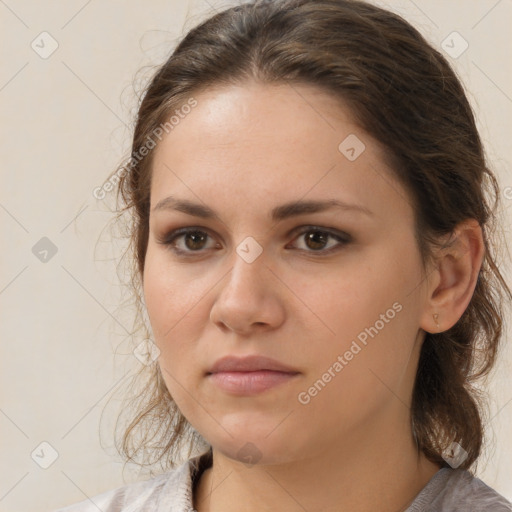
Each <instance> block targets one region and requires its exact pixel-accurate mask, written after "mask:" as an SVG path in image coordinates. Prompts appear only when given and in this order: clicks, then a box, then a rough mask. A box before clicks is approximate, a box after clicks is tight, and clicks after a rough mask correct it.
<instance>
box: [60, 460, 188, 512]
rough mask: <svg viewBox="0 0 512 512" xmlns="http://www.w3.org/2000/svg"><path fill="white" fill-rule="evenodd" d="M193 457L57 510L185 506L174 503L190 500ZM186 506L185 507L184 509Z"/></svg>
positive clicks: (116, 511)
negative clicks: (158, 473)
mask: <svg viewBox="0 0 512 512" xmlns="http://www.w3.org/2000/svg"><path fill="white" fill-rule="evenodd" d="M190 462H191V461H190V460H188V461H186V462H185V463H183V464H182V465H181V466H179V467H176V468H174V469H172V470H170V471H168V472H166V473H163V474H161V475H158V476H156V477H153V478H151V479H149V480H144V481H140V482H134V483H131V484H127V485H124V486H122V487H118V488H116V489H112V490H109V491H106V492H104V493H102V494H98V495H97V496H94V497H91V498H87V499H85V500H83V501H80V502H78V503H75V504H73V505H69V506H66V507H64V508H60V509H58V510H56V511H54V512H98V510H101V511H102V512H139V511H142V510H152V511H155V512H156V511H158V512H159V511H160V510H166V511H170V510H171V509H172V510H177V511H178V510H180V511H181V510H182V508H176V509H174V508H172V505H176V504H179V505H180V506H181V505H185V506H186V503H187V500H191V486H190V467H191V466H190ZM183 510H186V507H185V508H184V509H183Z"/></svg>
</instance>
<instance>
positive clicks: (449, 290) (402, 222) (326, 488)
mask: <svg viewBox="0 0 512 512" xmlns="http://www.w3.org/2000/svg"><path fill="white" fill-rule="evenodd" d="M132 150H133V151H132V155H131V159H130V162H129V165H128V166H126V167H124V168H123V172H121V173H119V172H118V176H119V177H120V185H119V192H120V194H121V197H122V199H123V201H124V203H125V210H126V211H128V212H129V213H130V214H131V215H133V217H132V219H133V223H132V242H133V249H134V255H135V259H136V263H137V269H136V272H135V274H134V284H135V289H136V291H137V290H140V291H141V292H142V297H143V303H144V304H143V306H144V308H145V310H146V311H147V314H148V317H149V320H150V323H151V329H152V332H153V339H154V340H155V344H156V347H157V351H158V353H159V357H158V360H157V363H156V364H155V365H154V366H152V371H153V372H154V374H153V377H152V379H151V380H150V381H148V383H147V384H146V386H145V387H144V388H143V389H142V393H141V394H140V395H139V397H138V410H137V411H136V415H135V418H134V419H133V421H132V422H131V424H130V425H129V426H128V429H127V430H126V433H125V434H124V437H123V438H122V446H121V448H122V449H123V451H124V453H125V454H126V455H127V458H128V459H129V460H137V459H138V460H140V461H142V462H145V463H153V462H157V461H160V462H161V463H163V465H164V467H167V468H172V469H170V470H169V471H167V472H165V473H163V474H160V475H158V476H156V477H154V478H152V479H150V480H147V481H145V482H138V483H134V484H130V485H127V486H124V487H122V488H120V489H116V490H112V491H107V492H106V493H104V494H102V495H100V496H98V497H96V498H93V499H92V501H94V503H91V501H86V502H83V503H80V504H77V505H75V506H71V507H68V508H66V509H62V510H65V511H66V512H72V511H89V510H91V511H92V510H97V509H100V510H102V511H103V512H107V511H108V512H114V511H115V512H121V511H128V510H130V511H132V510H154V511H162V512H163V511H164V510H165V511H169V510H172V511H185V510H191V509H194V510H197V511H198V512H206V511H211V512H215V511H221V510H222V511H224V512H226V511H231V510H240V509H241V508H242V509H244V510H247V511H252V510H287V511H295V510H297V511H299V510H308V511H320V510H322V511H331V510H332V511H334V510H336V511H340V510H347V511H349V510H350V511H374V510H379V511H381V512H382V511H385V512H386V511H389V512H397V511H404V510H406V511H409V512H412V511H427V510H432V511H433V510H435V511H436V512H441V511H442V512H445V511H454V510H464V511H467V510H484V507H485V509H486V510H492V511H505V510H511V504H510V503H509V502H508V501H507V500H506V499H505V498H504V497H503V496H500V495H499V494H498V493H497V492H496V491H494V490H493V489H491V488H490V487H488V486H487V485H486V484H484V483H483V482H482V481H481V480H479V479H477V478H476V477H475V476H474V475H473V474H472V473H471V472H470V468H472V467H474V466H475V463H476V462H477V459H478V456H479V454H480V452H481V448H482V441H483V431H484V428H485V427H484V424H483V419H482V410H481V404H480V401H479V395H478V394H477V393H476V390H475V389H474V388H473V387H472V386H473V382H474V381H475V379H476V378H477V377H480V376H483V375H485V374H486V373H488V371H489V370H490V369H491V368H492V366H493V363H494V361H495V358H496V354H497V349H498V345H499V341H500V337H501V333H502V319H501V317H502V314H503V312H502V309H501V297H502V296H503V297H504V296H505V295H506V297H507V298H510V297H511V293H510V290H509V289H508V288H507V285H506V283H505V281H504V279H503V277H502V276H501V274H500V272H499V270H498V268H497V266H496V263H495V260H494V255H493V245H492V238H491V235H492V232H493V229H492V228H493V220H494V210H493V209H492V208H491V207H490V205H489V203H488V199H487V197H486V193H487V192H494V193H496V192H497V191H498V186H497V182H496V179H495V177H494V175H493V173H492V172H491V171H490V170H489V169H488V167H487V165H486V161H485V158H484V153H483V148H482V143H481V141H480V138H479V135H478V132H477V129H476V127H475V121H474V117H473V114H472V111H471V108H470V106H469V104H468V101H467V99H466V96H465V94H464V91H463V88H462V86H461V84H460V82H459V81H458V79H457V78H456V76H455V74H454V72H453V71H452V70H451V68H450V66H449V64H448V63H447V62H446V60H445V59H444V58H443V57H442V55H441V54H440V53H439V52H437V51H436V50H435V49H433V48H432V47H430V46H429V45H428V44H427V42H426V41H425V40H424V39H423V38H422V36H421V35H420V34H419V33H418V32H417V31H416V30H415V29H414V28H412V27H411V26H410V25H409V24H408V23H407V22H405V21H404V20H403V19H401V18H400V17H399V16H397V15H395V14H392V13H390V12H388V11H386V10H383V9H380V8H378V7H375V6H372V5H370V4H367V3H363V2H358V1H350V0H320V1H315V2H310V1H307V0H278V1H272V2H267V1H259V2H258V1H257V2H255V3H248V4H244V5H241V6H237V7H233V8H230V9H227V10H225V11H223V12H220V13H218V14H216V15H215V16H213V17H212V18H210V19H209V20H207V21H206V22H204V23H202V24H201V25H200V26H198V27H196V28H195V29H193V30H191V31H190V32H189V33H188V34H187V36H186V37H185V38H184V40H183V41H182V42H181V43H180V44H179V46H178V47H177V48H176V50H175V51H174V53H173V54H172V55H171V57H170V58H169V59H168V61H167V62H166V63H165V64H164V65H163V66H162V67H161V68H160V69H159V70H158V72H157V73H156V75H155V76H154V78H153V80H152V81H151V83H150V84H149V86H148V89H147V91H146V94H145V96H144V98H143V100H142V103H141V105H140V108H139V113H138V118H137V124H136V127H135V133H134V138H133V145H132ZM142 297H141V299H142ZM155 350H156V349H155ZM141 433H142V437H141ZM187 443H189V444H188V445H187ZM201 443H202V444H203V449H202V451H201V450H200V451H199V452H198V453H197V454H196V455H195V456H194V457H191V458H189V459H188V460H187V461H185V462H184V463H182V464H181V465H178V467H174V466H176V465H177V464H176V461H178V460H179V453H180V449H181V448H183V446H188V447H189V457H190V454H191V450H192V448H193V447H194V446H195V445H196V444H199V445H200V444H201Z"/></svg>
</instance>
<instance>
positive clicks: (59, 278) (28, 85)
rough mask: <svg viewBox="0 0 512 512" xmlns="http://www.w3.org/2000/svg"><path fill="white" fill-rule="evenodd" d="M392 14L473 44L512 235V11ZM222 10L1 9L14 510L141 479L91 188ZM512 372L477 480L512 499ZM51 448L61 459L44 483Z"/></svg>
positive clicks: (126, 361) (110, 255)
mask: <svg viewBox="0 0 512 512" xmlns="http://www.w3.org/2000/svg"><path fill="white" fill-rule="evenodd" d="M379 4H380V5H383V6H387V7H389V8H391V9H393V10H396V11H397V12H398V13H400V14H402V15H403V16H404V17H405V18H406V19H408V20H409V21H411V22H412V23H413V24H414V25H415V26H417V27H418V28H420V30H421V31H422V32H423V33H424V34H425V35H426V36H427V37H428V39H429V40H430V41H431V42H432V43H433V44H434V45H435V46H437V47H440V46H441V43H442V41H443V40H445V38H446V37H447V36H448V35H449V34H451V33H452V32H453V31H457V32H458V33H459V34H460V35H461V36H462V37H463V38H464V40H466V41H467V42H468V44H469V47H468V49H467V50H466V51H465V52H464V53H463V54H462V55H461V56H460V57H458V58H452V57H450V59H451V61H452V62H453V64H454V66H455V67H456V69H457V70H458V72H459V74H460V76H461V77H462V78H463V80H464V82H465V84H466V86H467V90H468V91H469V96H470V99H471V101H472V103H473V105H474V107H475V109H476V112H477V116H478V120H479V126H480V129H481V133H482V136H483V138H484V140H485V143H486V147H487V151H488V155H489V157H490V159H491V161H492V163H493V165H494V168H495V169H496V171H497V173H498V174H499V176H500V179H501V185H502V199H503V207H504V210H505V214H506V216H507V217H506V218H507V236H509V237H510V225H511V219H512V208H511V205H512V189H511V188H508V189H507V188H506V187H512V177H511V175H510V172H509V168H510V160H511V149H510V148H511V144H510V136H511V119H512V99H511V98H512V89H511V84H512V80H511V79H512V76H511V75H512V64H511V63H512V59H511V58H510V57H511V48H510V46H511V36H510V26H511V21H512V19H511V18H512V3H511V2H510V1H509V0H501V1H498V0H478V1H471V2H469V1H468V0H451V1H441V0H436V1H433V0H429V1H426V0H416V1H414V2H413V1H412V0H403V1H402V0H400V1H399V0H393V1H389V2H379ZM222 5H227V4H226V3H220V2H216V3H213V0H209V1H206V0H204V1H203V0H196V1H194V2H187V1H181V2H180V1H177V0H165V1H164V0H153V1H151V2H142V1H137V0H126V1H124V2H119V1H111V0H109V1H100V0H92V1H91V0H90V1H86V0H80V1H68V2H57V1H46V2H36V1H35V0H31V1H29V0H18V1H15V0H5V1H3V0H2V1H0V17H1V18H0V19H1V29H0V34H1V35H0V37H1V47H2V48H3V56H2V66H1V68H0V104H1V113H0V116H1V117H0V118H1V120H2V128H1V134H0V136H1V145H2V160H1V161H2V178H1V179H2V186H1V189H0V220H1V223H2V235H1V236H2V239H1V246H2V247H3V248H4V249H3V250H2V251H1V253H0V254H1V259H0V262H1V267H0V268H1V275H0V311H1V319H0V320H1V323H0V325H1V330H2V332H1V336H2V338H1V339H2V345H1V359H0V365H1V368H0V386H1V387H0V389H1V394H0V439H1V457H0V460H1V461H2V462H1V465H2V466H1V473H0V511H2V512H4V511H5V512H7V511H9V512H19V511H27V510H31V511H33V512H43V511H48V510H53V509H55V508H57V507H59V506H64V505H65V504H70V503H73V502H76V501H80V500H83V499H86V497H90V496H94V495H96V494H98V493H100V492H102V491H105V490H107V489H111V488H114V487H117V486H120V485H122V484H124V483H125V482H130V481H134V480H136V479H138V478H144V475H143V474H142V473H137V472H136V471H135V470H134V469H130V468H127V469H126V471H125V472H124V473H123V472H122V469H123V466H122V463H121V462H120V460H119V459H118V458H117V457H116V455H115V452H114V450H113V448H112V435H111V429H112V425H113V420H114V417H115V414H113V413H112V410H113V409H112V408H110V409H109V408H107V409H105V410H104V407H105V404H106V403H107V400H108V397H109V396H111V393H112V392H114V391H116V390H121V391H122V386H123V383H124V382H125V380H123V376H125V375H127V374H129V373H127V372H130V371H132V370H134V369H137V366H138V365H140V363H139V361H138V360H137V359H136V358H135V357H134V356H133V353H132V350H133V347H132V346H131V345H130V340H129V338H128V336H127V333H128V331H129V329H130V325H131V324H130V312H129V311H124V310H121V309H119V305H120V301H121V299H122V298H123V297H124V295H123V294H124V293H125V292H124V291H123V288H122V287H121V286H120V285H119V281H118V277H117V275H116V268H115V258H116V257H117V256H118V255H119V251H120V249H121V248H122V246H121V245H120V244H119V243H118V242H117V241H112V240H111V239H110V237H109V232H108V230H107V229H106V226H107V222H108V221H109V219H111V214H110V213H109V207H110V206H111V203H110V197H107V199H106V200H105V201H100V200H96V199H95V198H94V197H93V195H92V190H93V189H94V188H95V187H97V186H98V185H101V184H102V182H103V181H104V179H105V178H106V176H107V175H108V173H109V172H110V171H111V170H112V169H114V167H115V166H116V164H117V163H118V162H119V160H120V159H121V158H122V157H124V156H126V154H127V151H128V149H129V143H130V126H131V125H132V122H133V113H134V107H135V106H136V90H137V88H138V87H140V85H141V84H143V83H144V80H146V79H147V77H148V76H149V75H150V73H151V71H152V70H153V69H154V66H156V65H158V64H160V63H161V62H162V60H163V59H164V58H165V56H166V55H167V54H168V52H170V51H171V49H172V46H173V45H174V44H175V42H176V38H178V37H179V36H180V35H181V34H182V32H183V30H184V27H185V29H188V28H190V27H191V26H192V25H194V24H195V23H196V22H198V21H199V20H200V19H201V18H202V17H203V16H205V15H207V14H208V12H211V11H212V9H213V8H214V7H215V6H216V7H217V8H218V7H219V6H222ZM44 31H46V32H48V33H49V34H50V35H51V37H52V38H53V39H54V40H55V41H57V43H58V48H57V50H56V51H55V52H54V53H53V54H52V55H50V56H49V57H47V58H42V57H41V56H40V55H39V54H38V53H37V52H39V53H43V54H44V52H48V51H49V50H50V49H51V44H52V40H51V39H50V38H49V36H46V35H43V36H40V34H41V33H42V32H44ZM33 41H34V43H33V44H34V46H35V48H36V49H37V52H36V50H35V49H33V48H32V47H31V44H32V42H33ZM461 41H462V40H458V42H457V44H460V43H461ZM53 44H54V43H53ZM459 48H460V46H459ZM507 191H508V192H507ZM43 237H47V238H49V239H50V240H51V242H52V243H53V244H54V246H55V247H56V249H57V253H56V254H55V255H53V256H52V254H51V252H50V253H48V256H47V258H48V261H47V262H42V261H40V259H38V258H37V257H36V255H34V253H33V252H32V248H33V247H34V245H35V244H36V243H38V241H39V240H40V239H41V238H43ZM41 243H43V244H44V242H41ZM36 247H39V246H36ZM43 249H44V248H43ZM39 250H42V249H39ZM36 252H37V251H36ZM41 257H42V255H41ZM507 275H508V276H510V272H509V271H508V274H507ZM508 281H509V283H510V277H509V278H508ZM506 321H507V322H508V323H510V318H506ZM509 333H510V326H509ZM507 338H508V339H510V336H508V337H507ZM115 351H117V356H116V357H115V358H114V352H115ZM511 370H512V345H511V344H510V343H509V344H508V346H507V347H506V350H505V351H504V352H503V353H502V356H501V358H500V362H499V366H498V368H497V370H496V372H495V375H494V377H493V379H492V380H491V382H490V389H491V393H492V396H493V400H492V403H491V412H492V415H493V416H494V417H493V419H492V429H490V430H489V432H488V433H489V435H490V438H491V441H492V442H493V444H492V445H491V448H490V449H489V450H488V451H486V453H485V455H484V457H483V458H482V467H481V468H480V469H479V471H478V475H479V476H480V477H481V478H482V479H484V480H485V481H486V482H487V483H488V484H489V485H491V486H492V487H494V488H496V489H497V490H498V491H499V492H501V493H502V494H504V495H505V496H507V497H508V498H509V499H512V481H511V478H510V475H512V427H511V425H512V386H511V383H512V378H511ZM113 404H114V405H115V402H113ZM114 409H115V407H114ZM109 410H110V412H109ZM102 412H103V416H101V415H102ZM114 412H115V411H114ZM100 418H101V419H102V421H101V424H100ZM100 430H101V432H102V439H103V446H102V445H101V444H100V440H99V431H100ZM42 442H47V443H49V444H50V445H51V447H53V448H50V447H48V446H47V445H42V446H41V443H42ZM52 449H53V450H55V451H56V452H57V454H58V457H57V458H56V460H55V461H54V462H53V464H52V465H51V466H49V467H48V468H47V469H43V468H42V467H40V464H43V465H44V464H45V463H49V462H50V461H51V456H52V453H53V452H52ZM34 450H35V452H34ZM32 453H34V459H33V458H32V457H31V454H32ZM38 454H39V455H38ZM36 461H37V462H36ZM38 462H39V463H38Z"/></svg>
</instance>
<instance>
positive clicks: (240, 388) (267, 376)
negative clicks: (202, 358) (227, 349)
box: [208, 370, 298, 395]
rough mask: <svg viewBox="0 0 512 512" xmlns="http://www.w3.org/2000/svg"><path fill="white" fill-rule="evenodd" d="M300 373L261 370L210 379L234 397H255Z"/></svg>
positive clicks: (212, 374) (226, 374)
mask: <svg viewBox="0 0 512 512" xmlns="http://www.w3.org/2000/svg"><path fill="white" fill-rule="evenodd" d="M297 375H298V373H286V372H276V371H271V370H260V371H254V372H219V373H211V374H209V375H208V377H209V378H210V379H211V380H212V381H213V382H214V383H215V384H216V385H217V386H219V387H220V388H221V389H223V390H224V391H227V392H228V393H232V394H234V395H253V394H256V393H262V392H263V391H267V390H268V389H271V388H274V387H276V386H279V385H280V384H284V383H285V382H289V381H290V380H291V379H293V377H295V376H297Z"/></svg>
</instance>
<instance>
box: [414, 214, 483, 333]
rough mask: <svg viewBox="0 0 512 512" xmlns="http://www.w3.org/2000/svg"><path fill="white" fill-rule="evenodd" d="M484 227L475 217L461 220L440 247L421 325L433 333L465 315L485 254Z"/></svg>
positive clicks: (449, 326)
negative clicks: (446, 242)
mask: <svg viewBox="0 0 512 512" xmlns="http://www.w3.org/2000/svg"><path fill="white" fill-rule="evenodd" d="M484 250H485V246H484V242H483V237H482V229H481V227H480V225H479V224H478V222H477V221H476V220H475V219H468V220H466V221H464V222H461V223H460V224H459V225H458V226H457V227H456V228H455V230H454V232H453V234H452V236H451V237H450V239H449V244H447V245H446V246H444V247H441V248H440V249H439V250H438V255H437V259H436V261H437V263H436V269H435V273H436V274H437V279H435V280H431V281H430V282H429V284H428V286H429V288H428V289H427V304H426V308H425V311H424V318H423V319H422V322H421V327H422V328H423V329H424V330H425V331H427V332H432V333H439V332H443V331H447V330H448V329H450V328H451V327H453V326H454V325H455V324H456V323H457V322H458V321H459V319H460V317H461V316H462V315H463V313H464V311H465V310H466V308H467V307H468V304H469V302H470V301H471V298H472V296H473V293H474V291H475V286H476V282H477V279H478V274H479V272H480V268H481V266H482V261H483V257H484Z"/></svg>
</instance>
